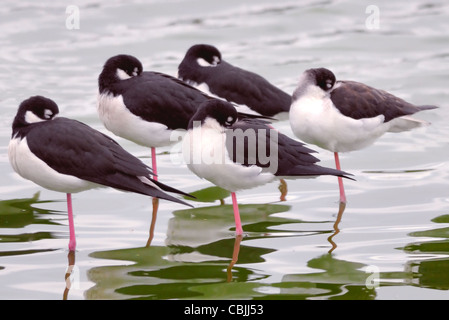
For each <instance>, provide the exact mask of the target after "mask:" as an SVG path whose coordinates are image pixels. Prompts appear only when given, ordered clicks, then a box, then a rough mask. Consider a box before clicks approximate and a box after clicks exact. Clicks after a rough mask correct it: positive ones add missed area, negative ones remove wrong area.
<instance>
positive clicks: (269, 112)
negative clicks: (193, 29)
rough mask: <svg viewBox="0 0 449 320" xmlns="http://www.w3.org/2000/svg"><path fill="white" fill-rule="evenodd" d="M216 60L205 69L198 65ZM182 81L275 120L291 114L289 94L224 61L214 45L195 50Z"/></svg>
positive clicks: (189, 54)
mask: <svg viewBox="0 0 449 320" xmlns="http://www.w3.org/2000/svg"><path fill="white" fill-rule="evenodd" d="M213 56H216V57H219V61H218V63H217V64H216V65H215V66H211V67H201V66H200V65H198V63H197V61H196V60H197V59H198V58H203V59H204V60H206V61H208V62H209V63H211V62H213V61H212V60H211V57H213ZM178 77H179V78H180V79H182V80H183V81H187V82H195V83H198V84H200V83H203V82H204V83H206V84H207V85H208V87H209V90H210V91H211V93H213V94H215V95H217V96H219V97H221V98H223V99H225V100H227V101H229V102H232V103H236V104H241V105H246V106H248V107H249V108H251V109H252V110H255V111H257V112H258V113H260V114H261V115H265V116H274V115H276V114H278V113H280V112H288V111H289V110H290V105H291V102H292V101H291V96H290V95H289V94H287V93H285V92H284V91H282V90H280V89H279V88H277V87H275V86H274V85H272V84H271V83H270V82H268V81H267V80H266V79H265V78H263V77H261V76H260V75H258V74H256V73H253V72H250V71H247V70H244V69H241V68H238V67H235V66H233V65H231V64H229V63H227V62H226V61H224V60H222V59H221V53H220V52H219V51H218V49H217V48H215V47H213V46H210V45H195V46H193V47H191V48H190V49H189V50H188V51H187V53H186V55H185V57H184V59H183V61H182V62H181V63H180V65H179V67H178Z"/></svg>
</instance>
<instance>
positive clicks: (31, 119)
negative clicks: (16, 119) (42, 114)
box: [25, 110, 46, 123]
mask: <svg viewBox="0 0 449 320" xmlns="http://www.w3.org/2000/svg"><path fill="white" fill-rule="evenodd" d="M45 120H46V119H42V118H39V117H38V116H37V115H36V114H35V113H34V112H32V111H29V110H28V111H27V112H26V113H25V122H26V123H37V122H42V121H45Z"/></svg>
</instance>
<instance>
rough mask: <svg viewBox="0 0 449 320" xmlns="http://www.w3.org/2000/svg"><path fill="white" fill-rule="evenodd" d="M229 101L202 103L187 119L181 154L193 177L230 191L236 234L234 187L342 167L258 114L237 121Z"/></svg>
mask: <svg viewBox="0 0 449 320" xmlns="http://www.w3.org/2000/svg"><path fill="white" fill-rule="evenodd" d="M238 118H239V114H238V113H237V111H236V109H235V108H234V107H233V105H232V104H230V103H228V102H226V101H222V100H213V101H207V102H205V103H203V104H202V105H201V106H200V107H199V109H198V111H197V112H196V113H195V115H194V116H193V117H192V119H191V121H190V123H189V130H188V131H187V133H186V135H185V136H184V139H183V156H184V160H185V161H186V163H187V166H188V168H189V169H190V170H191V171H192V172H193V173H195V174H196V175H197V176H199V177H201V178H204V179H207V180H209V181H210V182H212V183H214V184H215V185H217V186H219V187H221V188H223V189H226V190H228V191H231V195H232V201H233V209H234V216H235V223H236V234H237V235H240V234H242V233H243V230H242V225H241V221H240V215H239V210H238V204H237V199H236V195H235V192H236V191H238V190H242V189H249V188H253V187H256V186H260V185H263V184H265V183H268V182H271V181H273V180H275V179H276V178H280V177H284V178H298V177H313V176H320V175H336V176H342V177H348V176H347V174H346V173H345V172H342V171H340V170H335V169H331V168H325V167H321V166H319V165H317V164H316V163H317V162H318V161H319V160H318V159H317V158H316V157H314V156H313V155H311V154H310V153H312V152H314V151H312V150H311V149H309V148H307V147H306V146H305V145H304V144H303V143H301V142H298V141H295V140H293V139H290V138H289V137H287V136H285V135H283V134H281V133H279V132H278V131H277V130H275V129H273V128H272V127H271V126H269V125H268V124H267V123H266V121H262V120H258V119H241V120H238Z"/></svg>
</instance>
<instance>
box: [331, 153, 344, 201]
mask: <svg viewBox="0 0 449 320" xmlns="http://www.w3.org/2000/svg"><path fill="white" fill-rule="evenodd" d="M334 157H335V166H336V167H337V170H341V167H340V159H339V157H338V152H334ZM338 186H339V187H340V202H341V203H346V194H345V187H344V186H343V178H342V177H338Z"/></svg>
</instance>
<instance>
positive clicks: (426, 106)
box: [418, 104, 438, 111]
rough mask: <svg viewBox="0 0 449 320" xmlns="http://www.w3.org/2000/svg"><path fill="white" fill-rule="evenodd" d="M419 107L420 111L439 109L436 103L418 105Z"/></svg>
mask: <svg viewBox="0 0 449 320" xmlns="http://www.w3.org/2000/svg"><path fill="white" fill-rule="evenodd" d="M418 109H419V111H424V110H432V109H438V107H437V106H434V105H430V104H426V105H423V106H418Z"/></svg>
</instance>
